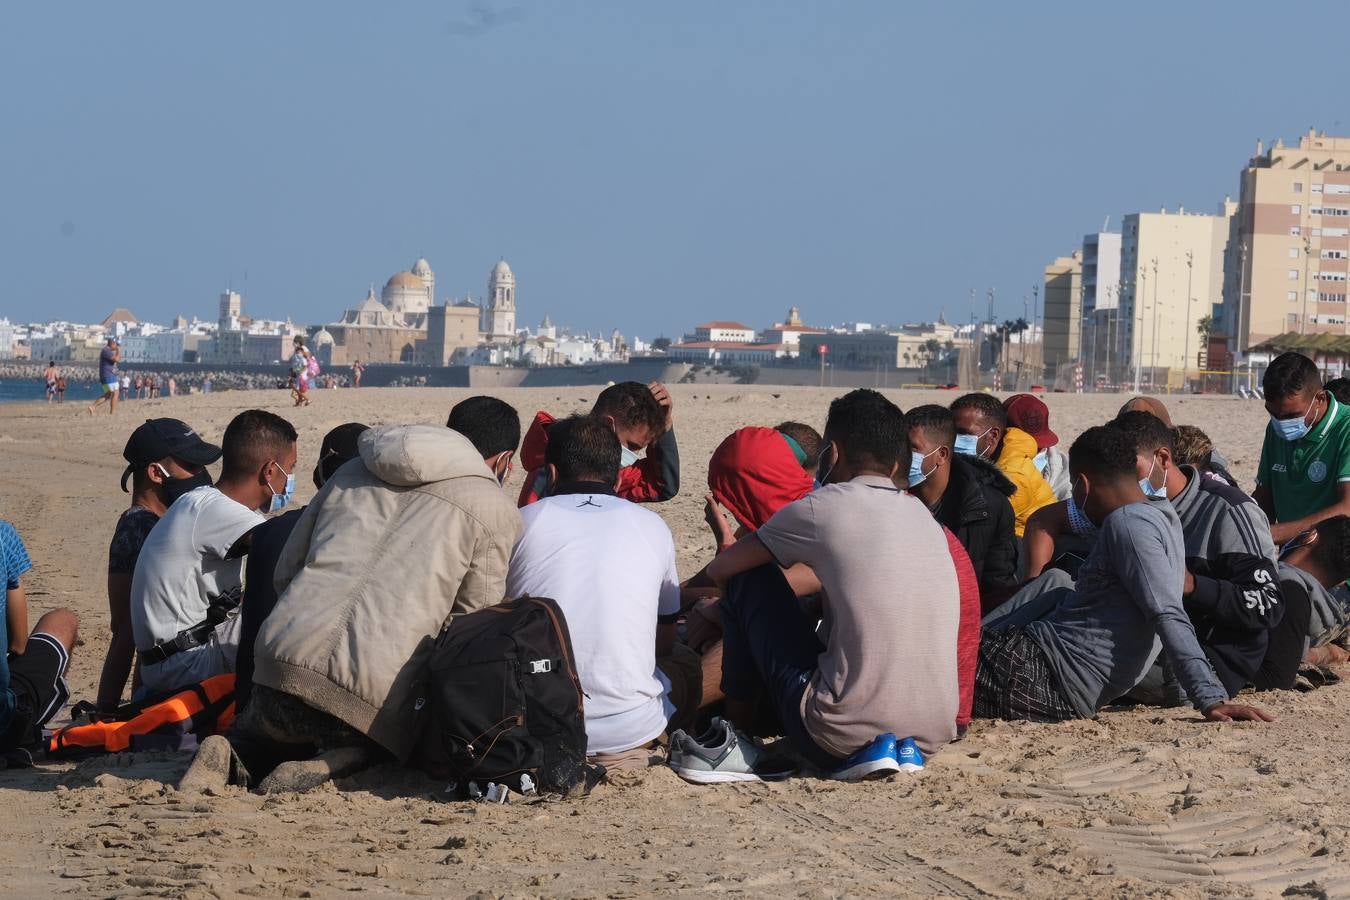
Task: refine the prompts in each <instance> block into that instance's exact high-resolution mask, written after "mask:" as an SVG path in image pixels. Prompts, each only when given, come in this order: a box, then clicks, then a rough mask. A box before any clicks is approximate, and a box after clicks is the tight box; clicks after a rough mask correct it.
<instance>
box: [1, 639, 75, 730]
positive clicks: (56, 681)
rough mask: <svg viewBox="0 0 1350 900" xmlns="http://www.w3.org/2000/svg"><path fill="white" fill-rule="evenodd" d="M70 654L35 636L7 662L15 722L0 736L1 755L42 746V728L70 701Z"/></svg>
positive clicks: (61, 646) (55, 642) (59, 646)
mask: <svg viewBox="0 0 1350 900" xmlns="http://www.w3.org/2000/svg"><path fill="white" fill-rule="evenodd" d="M68 665H70V653H69V652H68V651H67V650H66V648H65V647H64V646H63V645H62V644H61V642H60V641H58V640H57V639H56V638H54V637H52V636H51V635H50V634H41V633H38V634H34V635H32V636H31V637H30V638H28V646H27V647H26V648H24V651H23V654H22V655H21V656H11V657H10V658H9V688H10V690H12V691H13V692H14V697H15V699H16V701H17V702H16V704H15V707H14V719H13V720H12V721H11V722H10V723H9V728H7V729H6V730H5V732H4V734H0V752H7V751H9V750H13V749H15V748H18V747H31V746H34V745H37V744H41V743H42V726H43V725H46V724H47V722H49V721H50V720H51V718H52V716H54V715H56V713H57V712H58V711H59V710H60V709H61V707H63V706H65V705H66V702H67V701H68V700H70V689H69V688H68V687H66V679H65V674H66V666H68Z"/></svg>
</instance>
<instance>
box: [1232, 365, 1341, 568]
mask: <svg viewBox="0 0 1350 900" xmlns="http://www.w3.org/2000/svg"><path fill="white" fill-rule="evenodd" d="M1261 387H1262V390H1263V393H1264V394H1265V397H1266V401H1265V403H1266V412H1268V413H1270V424H1269V425H1268V426H1267V427H1266V436H1265V442H1264V443H1263V444H1262V445H1261V462H1260V464H1259V465H1258V466H1257V468H1256V490H1255V491H1254V492H1253V493H1252V496H1253V497H1254V498H1256V502H1257V503H1259V504H1260V505H1261V509H1262V510H1264V511H1265V513H1266V515H1267V516H1268V517H1269V518H1270V522H1271V526H1270V533H1271V537H1272V538H1274V540H1275V543H1276V544H1277V545H1279V544H1283V543H1285V542H1286V541H1289V540H1292V539H1293V538H1294V537H1295V536H1296V535H1298V534H1299V533H1300V532H1303V531H1307V530H1308V529H1309V528H1311V527H1313V526H1314V525H1316V524H1317V523H1318V522H1321V521H1322V520H1323V519H1330V518H1331V517H1332V516H1343V515H1348V514H1350V407H1345V406H1342V405H1341V404H1340V402H1339V401H1338V400H1337V399H1336V398H1335V397H1334V396H1332V394H1331V393H1330V392H1329V391H1327V390H1326V389H1325V388H1323V387H1322V377H1321V373H1319V372H1318V370H1317V365H1316V364H1315V363H1314V362H1313V361H1312V360H1311V359H1308V357H1306V356H1304V355H1302V354H1301V353H1292V352H1291V353H1281V354H1280V355H1279V356H1277V357H1275V359H1274V360H1273V361H1272V362H1271V364H1270V367H1269V368H1267V369H1266V374H1265V375H1264V376H1263V377H1262V379H1261Z"/></svg>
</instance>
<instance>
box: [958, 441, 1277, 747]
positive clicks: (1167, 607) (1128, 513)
mask: <svg viewBox="0 0 1350 900" xmlns="http://www.w3.org/2000/svg"><path fill="white" fill-rule="evenodd" d="M1069 471H1070V476H1071V479H1072V484H1073V501H1074V502H1075V503H1077V504H1078V506H1079V507H1080V508H1081V509H1082V510H1083V511H1084V512H1085V513H1086V515H1087V517H1088V518H1089V519H1090V520H1091V521H1092V523H1093V524H1094V525H1096V526H1097V527H1098V528H1099V529H1100V535H1099V536H1098V538H1097V543H1096V545H1095V546H1094V547H1093V549H1092V552H1091V554H1089V556H1088V558H1087V560H1086V561H1085V562H1084V563H1083V566H1082V569H1081V570H1080V572H1079V577H1078V584H1077V587H1076V588H1069V587H1062V588H1058V589H1055V590H1050V591H1047V592H1044V593H1041V594H1039V595H1037V594H1034V593H1033V592H1024V593H1023V594H1022V595H1019V596H1018V597H1017V598H1015V599H1014V600H1013V601H1010V602H1009V603H1007V604H1004V605H1003V606H1001V607H999V608H998V609H996V610H994V611H993V612H992V613H990V614H989V615H988V616H987V617H986V618H985V623H984V624H985V632H984V636H983V638H982V640H981V642H980V658H979V666H978V668H977V670H976V674H975V709H974V714H975V715H976V716H980V717H984V718H1006V719H1031V720H1032V721H1062V720H1065V719H1074V718H1086V717H1090V716H1092V715H1094V714H1095V713H1096V712H1097V710H1099V709H1101V708H1102V707H1103V706H1105V705H1107V704H1108V703H1110V702H1111V701H1113V700H1115V699H1116V698H1117V697H1119V696H1121V695H1122V694H1124V693H1125V692H1126V691H1128V690H1129V689H1130V688H1132V687H1134V685H1135V684H1136V683H1138V681H1139V679H1140V678H1142V677H1143V675H1144V673H1145V672H1147V671H1148V668H1149V666H1150V665H1152V663H1153V660H1154V659H1155V658H1156V657H1157V655H1158V652H1159V649H1160V648H1161V649H1164V650H1166V652H1167V655H1168V657H1169V659H1170V660H1171V662H1172V666H1173V669H1174V670H1175V672H1176V675H1177V678H1178V680H1179V681H1180V682H1181V685H1182V687H1183V688H1185V690H1186V693H1187V695H1188V696H1189V697H1190V698H1191V700H1192V701H1193V702H1194V703H1195V705H1196V707H1197V708H1198V709H1200V710H1201V711H1202V712H1203V713H1204V714H1205V718H1207V719H1210V720H1211V721H1231V720H1233V719H1247V720H1252V721H1271V716H1269V715H1268V714H1267V713H1265V712H1264V711H1262V710H1260V709H1257V708H1256V707H1250V706H1241V705H1238V704H1234V703H1229V702H1228V695H1227V692H1226V691H1225V690H1224V688H1223V686H1222V685H1221V684H1220V683H1219V681H1218V679H1217V678H1216V677H1215V675H1214V672H1213V670H1212V669H1211V668H1210V665H1209V661H1208V660H1207V659H1206V658H1205V655H1204V652H1203V651H1202V650H1201V649H1200V644H1199V642H1198V641H1197V640H1196V637H1195V629H1194V628H1193V627H1192V625H1191V621H1190V619H1189V618H1188V617H1187V615H1186V610H1185V608H1184V607H1183V606H1182V599H1181V596H1182V587H1183V583H1184V581H1185V578H1186V560H1185V545H1184V543H1183V540H1182V534H1181V523H1180V521H1179V520H1178V519H1177V516H1176V513H1175V512H1174V511H1173V510H1172V509H1171V508H1170V507H1167V506H1166V505H1164V504H1157V503H1148V502H1147V501H1146V499H1145V497H1144V492H1143V490H1142V489H1141V488H1140V486H1139V481H1138V480H1137V475H1136V471H1135V441H1134V438H1133V437H1132V436H1131V435H1129V434H1127V433H1125V432H1124V431H1122V430H1120V429H1118V428H1113V427H1110V426H1098V427H1096V428H1090V429H1088V430H1087V431H1085V432H1084V433H1083V434H1082V436H1081V437H1079V438H1078V440H1077V441H1075V442H1074V445H1073V447H1072V448H1071V449H1070V451H1069Z"/></svg>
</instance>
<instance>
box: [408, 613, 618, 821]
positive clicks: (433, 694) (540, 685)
mask: <svg viewBox="0 0 1350 900" xmlns="http://www.w3.org/2000/svg"><path fill="white" fill-rule="evenodd" d="M417 693H418V694H419V695H420V698H419V701H418V702H419V703H421V704H424V708H423V710H422V712H423V714H424V715H425V716H426V718H425V719H424V721H425V722H426V726H425V730H424V731H423V733H422V746H421V752H420V763H421V765H422V767H423V768H424V769H426V770H427V771H428V772H429V773H430V774H432V775H436V776H439V777H448V778H450V779H452V780H453V782H454V792H456V793H458V794H460V795H461V796H463V795H465V794H467V793H468V786H469V783H470V782H476V783H477V784H478V786H479V788H480V789H481V790H486V789H487V785H488V783H490V782H495V783H496V784H499V785H505V786H507V787H509V788H511V789H512V790H516V791H520V790H521V789H522V784H521V777H522V776H529V781H528V782H526V783H525V788H526V790H527V791H528V787H529V784H530V783H531V782H532V783H533V785H534V786H535V787H536V788H537V789H538V790H539V791H540V792H541V793H549V794H553V793H557V794H563V795H568V794H571V793H573V792H574V791H576V790H577V789H578V788H581V789H582V790H583V791H584V790H586V789H588V788H589V787H590V784H591V783H593V782H594V780H595V777H596V773H595V771H594V768H595V767H590V766H587V765H586V726H585V722H584V720H583V718H582V692H581V681H580V679H579V678H578V677H577V670H576V664H575V663H574V661H573V658H572V638H571V635H570V634H569V633H568V631H567V621H566V620H565V619H564V618H563V614H562V610H561V609H559V608H558V604H557V603H555V602H554V601H552V600H549V599H547V598H544V597H521V598H520V599H519V600H508V601H507V602H505V603H502V604H500V605H498V606H490V607H488V608H486V609H480V610H478V611H477V612H473V613H469V614H468V615H463V616H459V617H457V618H456V619H455V620H454V621H453V622H451V623H450V626H449V627H448V628H447V629H446V630H445V631H444V632H442V633H441V635H440V637H439V639H438V640H437V641H436V646H435V648H434V649H433V650H432V652H431V657H430V659H429V661H428V663H427V670H426V675H425V679H424V684H423V689H422V690H420V691H418V692H417ZM588 778H589V783H588Z"/></svg>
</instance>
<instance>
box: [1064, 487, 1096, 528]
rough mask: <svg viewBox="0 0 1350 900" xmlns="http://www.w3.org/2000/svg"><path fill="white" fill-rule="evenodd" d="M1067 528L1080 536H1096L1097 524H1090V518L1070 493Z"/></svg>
mask: <svg viewBox="0 0 1350 900" xmlns="http://www.w3.org/2000/svg"><path fill="white" fill-rule="evenodd" d="M1069 530H1070V531H1072V532H1073V533H1074V534H1076V535H1078V536H1079V537H1081V538H1090V539H1095V538H1096V537H1097V526H1096V525H1093V524H1092V520H1091V519H1089V518H1088V517H1087V513H1085V512H1083V508H1082V507H1081V506H1079V505H1078V501H1077V500H1075V499H1074V498H1073V496H1072V495H1070V496H1069Z"/></svg>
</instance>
